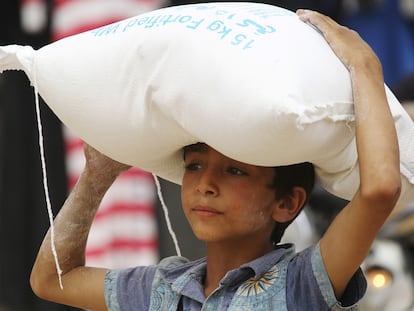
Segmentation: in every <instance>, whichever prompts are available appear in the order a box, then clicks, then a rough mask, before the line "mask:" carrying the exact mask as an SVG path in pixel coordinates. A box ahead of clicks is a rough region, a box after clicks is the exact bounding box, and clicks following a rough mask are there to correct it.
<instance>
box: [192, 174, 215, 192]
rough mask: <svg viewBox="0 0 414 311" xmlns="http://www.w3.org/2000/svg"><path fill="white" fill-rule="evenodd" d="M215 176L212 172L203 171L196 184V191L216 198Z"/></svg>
mask: <svg viewBox="0 0 414 311" xmlns="http://www.w3.org/2000/svg"><path fill="white" fill-rule="evenodd" d="M217 178H218V177H217V176H216V174H215V173H214V172H211V171H205V172H204V173H203V174H202V176H201V177H200V180H199V182H198V186H197V191H198V192H200V193H201V194H203V195H209V196H216V195H218V193H219V188H218V184H217Z"/></svg>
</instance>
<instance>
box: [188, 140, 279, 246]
mask: <svg viewBox="0 0 414 311" xmlns="http://www.w3.org/2000/svg"><path fill="white" fill-rule="evenodd" d="M273 177H274V169H273V168H271V167H261V166H254V165H249V164H245V163H242V162H238V161H235V160H233V159H230V158H228V157H226V156H224V155H222V154H221V153H219V152H217V151H216V150H214V149H212V148H211V147H209V146H208V145H205V144H196V145H192V146H190V147H187V148H186V151H185V173H184V177H183V182H182V190H181V196H182V203H183V208H184V213H185V215H186V217H187V219H188V221H189V222H190V225H191V227H192V229H193V231H194V233H195V235H196V236H197V237H198V238H199V239H201V240H204V241H206V242H228V241H231V242H237V241H240V242H243V243H244V244H246V243H247V244H248V243H249V242H251V243H262V244H267V243H269V241H270V234H271V232H272V230H273V228H274V226H275V221H274V219H273V215H274V213H275V210H276V208H275V207H276V206H277V201H276V199H275V190H274V189H273V188H271V187H270V185H271V184H272V182H273Z"/></svg>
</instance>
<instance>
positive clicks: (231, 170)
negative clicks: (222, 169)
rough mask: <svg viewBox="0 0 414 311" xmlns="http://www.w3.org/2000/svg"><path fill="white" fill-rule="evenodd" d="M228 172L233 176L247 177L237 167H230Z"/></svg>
mask: <svg viewBox="0 0 414 311" xmlns="http://www.w3.org/2000/svg"><path fill="white" fill-rule="evenodd" d="M227 171H228V172H229V173H230V174H232V175H237V176H245V175H247V173H246V172H245V171H242V170H241V169H238V168H237V167H234V166H232V167H229V168H228V169H227Z"/></svg>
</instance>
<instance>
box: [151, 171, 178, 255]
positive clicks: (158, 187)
mask: <svg viewBox="0 0 414 311" xmlns="http://www.w3.org/2000/svg"><path fill="white" fill-rule="evenodd" d="M152 176H153V177H154V181H155V186H156V187H157V194H158V199H159V200H160V203H161V207H162V210H163V211H164V217H165V222H166V223H167V228H168V232H169V233H170V236H171V238H172V240H173V242H174V246H175V252H176V253H177V255H178V256H181V250H180V246H179V245H178V241H177V236H176V235H175V232H174V230H173V228H172V226H171V221H170V216H169V214H168V208H167V205H166V204H165V202H164V198H163V195H162V191H161V185H160V181H159V180H158V177H157V175H155V174H152Z"/></svg>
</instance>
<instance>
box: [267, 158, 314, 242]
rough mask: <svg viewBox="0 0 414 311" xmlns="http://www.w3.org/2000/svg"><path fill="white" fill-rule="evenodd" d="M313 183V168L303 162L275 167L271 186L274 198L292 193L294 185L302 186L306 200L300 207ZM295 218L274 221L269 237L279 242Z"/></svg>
mask: <svg viewBox="0 0 414 311" xmlns="http://www.w3.org/2000/svg"><path fill="white" fill-rule="evenodd" d="M314 184H315V169H314V167H313V164H312V163H309V162H303V163H299V164H292V165H285V166H276V167H275V177H274V179H273V185H272V188H274V189H275V191H276V198H283V197H284V196H286V195H290V194H292V190H293V188H294V187H302V188H303V189H304V190H305V192H306V200H305V202H304V204H303V206H302V207H301V209H303V207H304V206H305V205H306V203H307V201H308V199H309V196H310V193H311V192H312V189H313V186H314ZM298 215H299V213H298ZM295 218H296V217H295ZM295 218H293V219H292V220H290V221H287V222H283V223H280V222H276V225H275V228H274V229H273V232H272V235H271V237H270V238H271V241H272V242H273V243H274V244H277V243H279V242H280V240H281V239H282V236H283V234H284V233H285V230H286V228H287V227H288V226H289V225H290V224H291V223H292V222H293V221H294V220H295Z"/></svg>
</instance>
